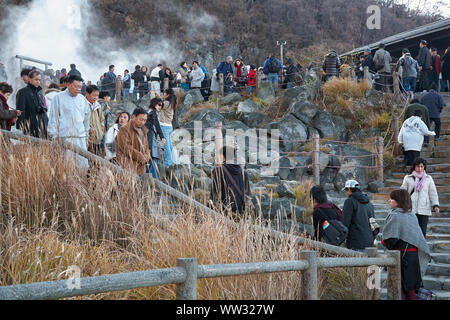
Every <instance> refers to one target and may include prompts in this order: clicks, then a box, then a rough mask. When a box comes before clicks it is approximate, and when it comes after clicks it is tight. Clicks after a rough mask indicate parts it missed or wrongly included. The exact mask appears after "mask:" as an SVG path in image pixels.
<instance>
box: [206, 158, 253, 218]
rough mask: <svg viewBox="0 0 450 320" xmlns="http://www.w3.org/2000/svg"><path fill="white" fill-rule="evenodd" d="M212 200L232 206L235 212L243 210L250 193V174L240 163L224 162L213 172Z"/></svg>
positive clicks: (225, 205)
mask: <svg viewBox="0 0 450 320" xmlns="http://www.w3.org/2000/svg"><path fill="white" fill-rule="evenodd" d="M211 175H212V176H211V179H212V184H211V200H212V201H213V202H214V203H215V204H217V203H220V204H221V205H222V206H224V207H225V208H227V207H229V206H231V210H232V211H233V212H235V213H236V212H243V211H244V209H245V195H248V196H249V195H250V184H249V180H248V175H247V173H246V172H245V171H242V168H241V167H240V166H239V165H235V164H227V163H225V164H223V166H222V167H216V168H214V170H213V171H212V173H211Z"/></svg>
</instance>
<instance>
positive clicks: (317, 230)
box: [313, 208, 342, 241]
mask: <svg viewBox="0 0 450 320" xmlns="http://www.w3.org/2000/svg"><path fill="white" fill-rule="evenodd" d="M325 220H327V221H331V220H339V221H342V216H340V215H339V214H338V213H337V212H336V210H335V209H334V208H314V211H313V228H314V235H313V238H314V239H316V240H319V241H320V240H322V237H323V228H322V224H323V223H324V222H325Z"/></svg>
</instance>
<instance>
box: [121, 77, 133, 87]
mask: <svg viewBox="0 0 450 320" xmlns="http://www.w3.org/2000/svg"><path fill="white" fill-rule="evenodd" d="M123 88H124V89H130V88H131V75H130V74H128V75H127V77H126V79H125V77H123Z"/></svg>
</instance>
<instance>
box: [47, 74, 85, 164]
mask: <svg viewBox="0 0 450 320" xmlns="http://www.w3.org/2000/svg"><path fill="white" fill-rule="evenodd" d="M68 82H69V85H68V87H67V89H66V90H64V91H62V92H61V93H59V94H57V95H56V96H55V97H54V98H53V100H52V107H51V108H50V110H49V122H48V133H49V136H50V137H51V138H52V139H61V140H63V141H66V142H70V143H72V144H74V145H76V146H78V147H79V148H81V149H82V150H85V151H87V149H88V138H89V128H90V125H89V122H90V116H91V111H90V107H89V102H88V101H87V100H86V98H85V97H84V96H83V95H81V94H80V93H81V87H82V85H83V79H81V78H80V77H78V76H70V77H69V78H68ZM67 157H68V158H69V159H71V160H74V159H75V161H76V163H77V166H78V167H80V168H89V163H88V160H87V159H86V158H84V157H81V156H78V155H76V154H74V153H72V152H71V151H67Z"/></svg>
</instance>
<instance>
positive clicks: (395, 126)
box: [392, 114, 399, 158]
mask: <svg viewBox="0 0 450 320" xmlns="http://www.w3.org/2000/svg"><path fill="white" fill-rule="evenodd" d="M392 131H393V136H392V155H393V156H394V158H395V157H397V156H398V134H399V129H398V115H396V114H394V116H393V119H392Z"/></svg>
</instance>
